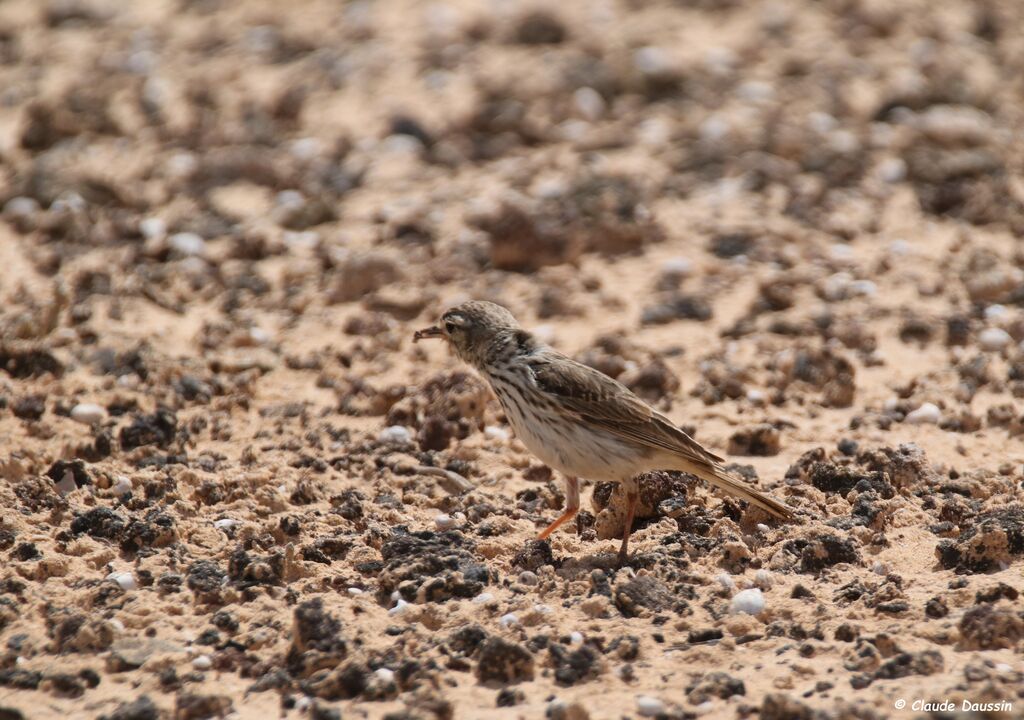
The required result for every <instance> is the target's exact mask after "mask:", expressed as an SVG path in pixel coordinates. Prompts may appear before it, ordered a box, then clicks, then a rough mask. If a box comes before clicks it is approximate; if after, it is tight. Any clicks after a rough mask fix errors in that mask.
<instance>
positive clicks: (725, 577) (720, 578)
mask: <svg viewBox="0 0 1024 720" xmlns="http://www.w3.org/2000/svg"><path fill="white" fill-rule="evenodd" d="M715 582H717V583H718V584H719V585H721V586H722V589H723V590H725V591H726V592H730V593H732V592H736V581H735V580H733V579H732V575H730V574H729V573H719V574H718V575H717V576H716V577H715Z"/></svg>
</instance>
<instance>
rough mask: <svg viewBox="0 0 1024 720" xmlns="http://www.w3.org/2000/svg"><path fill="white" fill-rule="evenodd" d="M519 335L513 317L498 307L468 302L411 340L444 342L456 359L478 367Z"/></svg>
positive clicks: (418, 331)
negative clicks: (429, 339)
mask: <svg viewBox="0 0 1024 720" xmlns="http://www.w3.org/2000/svg"><path fill="white" fill-rule="evenodd" d="M522 332H523V331H522V330H521V329H520V327H519V323H517V322H516V319H515V318H514V317H512V313H510V312H509V311H508V310H506V309H505V308H503V307H502V306H501V305H495V304H494V303H491V302H486V301H484V300H470V301H469V302H464V303H462V304H461V305H456V306H455V307H453V308H450V309H448V310H446V311H445V312H444V314H442V315H441V319H440V320H439V321H438V323H437V325H432V326H431V327H428V328H424V329H423V330H417V331H416V333H415V334H414V335H413V338H412V339H413V342H416V341H417V340H421V339H424V338H443V339H444V340H447V341H448V344H449V345H450V346H451V347H452V349H453V350H454V351H455V354H456V355H458V356H459V358H461V359H462V360H463V361H464V362H467V363H469V364H470V365H474V366H476V367H479V366H481V365H482V364H483V363H484V361H485V360H486V358H487V357H488V355H489V354H491V353H493V352H494V351H495V350H496V349H497V347H498V346H500V345H504V344H505V342H507V341H508V340H510V339H512V338H515V337H516V336H517V335H518V334H519V333H522Z"/></svg>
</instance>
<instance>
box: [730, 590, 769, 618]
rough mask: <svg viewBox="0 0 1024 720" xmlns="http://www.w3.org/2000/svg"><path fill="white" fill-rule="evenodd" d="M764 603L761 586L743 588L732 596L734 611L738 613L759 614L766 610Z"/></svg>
mask: <svg viewBox="0 0 1024 720" xmlns="http://www.w3.org/2000/svg"><path fill="white" fill-rule="evenodd" d="M764 605H765V602H764V593H762V592H761V589H760V588H749V589H748V590H741V591H739V592H738V593H736V595H734V596H733V598H732V611H733V612H737V613H746V614H747V615H757V614H758V613H759V612H761V611H762V610H764Z"/></svg>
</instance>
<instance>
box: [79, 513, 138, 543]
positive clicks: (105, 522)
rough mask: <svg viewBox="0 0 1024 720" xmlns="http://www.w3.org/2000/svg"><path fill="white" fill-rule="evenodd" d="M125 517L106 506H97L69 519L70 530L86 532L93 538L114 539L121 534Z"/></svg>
mask: <svg viewBox="0 0 1024 720" xmlns="http://www.w3.org/2000/svg"><path fill="white" fill-rule="evenodd" d="M126 524H127V523H126V522H125V519H124V518H123V517H121V516H120V515H118V514H117V513H116V512H114V511H113V510H111V509H110V508H107V507H97V508H93V509H92V510H89V511H88V512H86V513H85V514H83V515H78V516H77V517H75V519H74V520H72V521H71V532H73V533H74V534H75V535H81V534H82V533H86V534H88V535H90V536H92V537H94V538H102V539H104V540H114V539H117V538H119V537H120V536H121V533H122V532H123V530H124V528H125V525H126Z"/></svg>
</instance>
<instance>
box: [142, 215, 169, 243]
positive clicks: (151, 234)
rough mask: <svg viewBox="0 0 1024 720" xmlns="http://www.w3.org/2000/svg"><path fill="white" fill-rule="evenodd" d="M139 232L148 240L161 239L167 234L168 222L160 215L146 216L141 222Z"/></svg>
mask: <svg viewBox="0 0 1024 720" xmlns="http://www.w3.org/2000/svg"><path fill="white" fill-rule="evenodd" d="M139 232H140V233H142V237H144V238H146V239H147V240H160V239H162V238H164V237H166V235H167V223H166V222H164V221H163V219H161V218H158V217H148V218H144V219H143V220H142V221H141V222H139Z"/></svg>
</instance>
